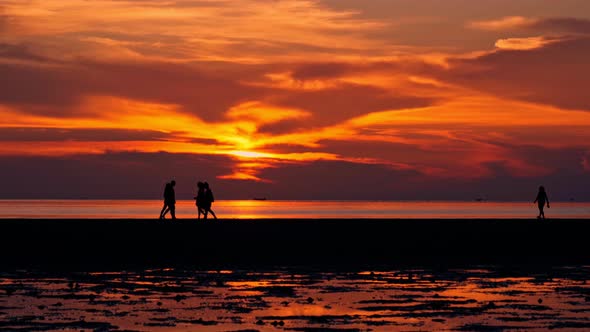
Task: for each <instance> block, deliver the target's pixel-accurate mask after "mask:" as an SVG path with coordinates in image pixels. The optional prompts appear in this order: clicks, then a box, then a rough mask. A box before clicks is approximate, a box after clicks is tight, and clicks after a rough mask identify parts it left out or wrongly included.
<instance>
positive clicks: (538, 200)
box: [533, 186, 551, 219]
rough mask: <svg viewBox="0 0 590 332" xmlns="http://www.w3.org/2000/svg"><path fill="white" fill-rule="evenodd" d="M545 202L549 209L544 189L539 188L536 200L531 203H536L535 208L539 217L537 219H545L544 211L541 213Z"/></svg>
mask: <svg viewBox="0 0 590 332" xmlns="http://www.w3.org/2000/svg"><path fill="white" fill-rule="evenodd" d="M545 202H547V207H548V208H551V206H549V197H547V192H545V187H543V186H540V187H539V193H538V194H537V198H535V201H534V202H533V203H537V206H538V207H539V216H538V217H537V218H538V219H541V218H543V219H545V211H543V208H544V207H545Z"/></svg>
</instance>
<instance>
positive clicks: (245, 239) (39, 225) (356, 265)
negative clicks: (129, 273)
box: [0, 219, 590, 270]
mask: <svg viewBox="0 0 590 332" xmlns="http://www.w3.org/2000/svg"><path fill="white" fill-rule="evenodd" d="M0 234H1V235H0V262H1V263H0V270H12V269H14V268H27V269H35V268H39V269H56V270H61V269H64V270H77V269H81V270H89V269H94V270H104V269H107V270H108V269H120V268H158V267H190V268H203V269H206V268H246V269H254V270H255V269H264V268H272V267H304V268H310V269H313V268H323V269H348V268H350V269H364V268H369V267H370V268H379V267H383V268H390V267H402V266H415V267H427V268H437V267H448V266H477V265H510V266H515V267H518V266H526V265H541V266H543V265H552V266H557V265H560V266H565V265H584V264H590V246H589V245H588V242H587V236H588V234H590V220H588V219H549V220H544V221H543V220H533V219H454V220H453V219H245V220H218V221H213V220H208V221H207V222H203V221H200V222H199V221H196V220H182V219H179V220H176V221H173V222H172V221H170V220H169V219H168V220H165V221H159V220H147V219H134V220H130V219H102V220H101V219H93V220H91V219H65V220H59V219H34V220H33V219H5V220H2V221H0Z"/></svg>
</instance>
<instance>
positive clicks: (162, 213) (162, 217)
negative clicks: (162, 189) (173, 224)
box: [160, 203, 168, 219]
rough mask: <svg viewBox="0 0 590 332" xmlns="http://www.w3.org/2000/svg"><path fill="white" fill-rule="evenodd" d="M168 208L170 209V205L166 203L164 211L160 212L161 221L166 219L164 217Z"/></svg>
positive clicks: (163, 207)
mask: <svg viewBox="0 0 590 332" xmlns="http://www.w3.org/2000/svg"><path fill="white" fill-rule="evenodd" d="M167 207H168V205H167V204H166V203H164V206H162V211H160V219H164V215H165V213H166V208H167Z"/></svg>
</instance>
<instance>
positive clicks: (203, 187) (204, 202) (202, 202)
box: [195, 182, 217, 219]
mask: <svg viewBox="0 0 590 332" xmlns="http://www.w3.org/2000/svg"><path fill="white" fill-rule="evenodd" d="M195 200H196V205H197V211H198V217H197V219H201V213H202V214H203V219H207V215H208V214H209V213H211V214H212V215H213V218H215V219H217V216H216V215H215V212H213V210H211V204H213V202H215V198H214V197H213V191H211V188H209V183H207V182H199V183H197V196H195Z"/></svg>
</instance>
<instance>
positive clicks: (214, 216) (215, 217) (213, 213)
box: [209, 208, 217, 220]
mask: <svg viewBox="0 0 590 332" xmlns="http://www.w3.org/2000/svg"><path fill="white" fill-rule="evenodd" d="M209 212H210V213H211V214H212V215H213V218H214V219H216V220H217V216H216V215H215V212H213V210H211V208H209Z"/></svg>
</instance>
